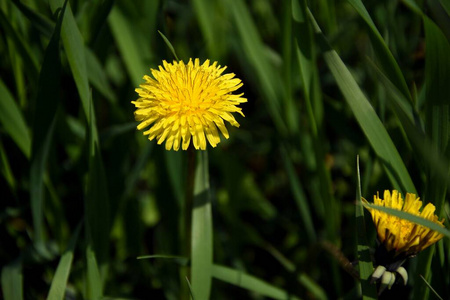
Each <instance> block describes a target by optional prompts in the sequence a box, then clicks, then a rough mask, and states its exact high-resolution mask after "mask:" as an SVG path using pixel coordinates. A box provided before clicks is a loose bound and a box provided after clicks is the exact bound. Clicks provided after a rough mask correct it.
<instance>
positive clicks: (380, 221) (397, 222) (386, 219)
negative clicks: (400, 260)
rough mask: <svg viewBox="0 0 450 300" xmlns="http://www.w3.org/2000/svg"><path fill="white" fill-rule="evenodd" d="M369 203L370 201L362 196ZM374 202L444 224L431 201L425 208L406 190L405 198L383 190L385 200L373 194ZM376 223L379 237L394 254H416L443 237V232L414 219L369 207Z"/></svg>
mask: <svg viewBox="0 0 450 300" xmlns="http://www.w3.org/2000/svg"><path fill="white" fill-rule="evenodd" d="M363 201H365V202H366V203H367V200H365V199H363ZM373 204H375V205H379V206H384V207H388V208H393V209H397V210H401V211H404V212H407V213H410V214H413V215H416V216H419V217H422V218H424V219H426V220H429V221H432V222H434V223H436V224H439V225H440V226H442V227H444V225H443V222H444V220H442V221H439V218H438V216H436V215H435V214H434V212H435V210H436V208H435V206H434V205H433V204H431V203H428V204H427V205H425V207H424V208H423V210H421V208H422V201H420V198H418V197H416V195H415V194H411V193H407V194H406V198H405V200H403V198H402V195H401V194H400V193H398V191H396V190H393V191H392V194H391V192H390V191H387V190H386V191H384V199H380V197H379V194H378V193H377V195H375V196H374V203H373ZM369 211H370V213H371V215H372V219H373V222H374V223H375V226H376V228H377V233H378V239H379V241H380V242H381V243H382V244H384V246H385V248H386V250H387V251H388V252H391V251H393V252H395V254H394V255H395V256H397V255H399V254H402V256H403V257H408V256H412V255H415V254H417V253H418V252H420V251H422V250H424V249H425V248H427V247H429V246H431V245H432V244H434V243H436V242H437V241H439V240H440V239H442V237H443V235H442V234H440V233H439V232H436V231H434V230H432V229H430V228H428V227H425V226H422V225H419V224H416V223H413V222H411V221H408V220H405V219H402V218H399V217H396V216H393V215H390V214H387V213H385V212H382V211H379V210H377V209H373V208H369Z"/></svg>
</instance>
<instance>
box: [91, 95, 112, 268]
mask: <svg viewBox="0 0 450 300" xmlns="http://www.w3.org/2000/svg"><path fill="white" fill-rule="evenodd" d="M90 103H91V107H90V119H91V121H92V122H91V123H90V125H89V128H88V130H89V133H88V137H89V174H88V182H87V188H86V196H85V214H86V230H87V232H88V241H89V243H91V244H92V251H93V252H94V253H95V256H96V259H97V262H98V263H99V265H100V267H103V266H105V264H106V262H107V260H108V249H109V232H110V226H111V224H110V206H109V201H108V189H107V183H106V176H105V170H104V166H103V161H102V157H101V154H100V145H99V140H98V133H97V127H96V125H95V123H96V122H95V112H94V104H93V103H92V101H90ZM101 271H102V270H101Z"/></svg>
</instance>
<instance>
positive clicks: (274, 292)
mask: <svg viewBox="0 0 450 300" xmlns="http://www.w3.org/2000/svg"><path fill="white" fill-rule="evenodd" d="M212 275H213V276H214V278H217V279H219V280H222V281H225V282H228V283H230V284H232V285H235V286H239V287H242V288H244V289H247V290H249V291H253V292H255V293H258V294H260V295H262V296H266V297H271V298H274V299H280V300H288V299H289V300H294V299H299V298H297V297H295V296H292V295H290V294H289V293H288V292H286V291H284V290H282V289H280V288H277V287H274V286H273V285H271V284H269V283H267V282H265V281H263V280H261V279H259V278H257V277H255V276H252V275H248V274H246V273H244V272H242V271H238V270H234V269H231V268H228V267H224V266H221V265H217V264H214V265H213V266H212ZM194 295H195V294H194Z"/></svg>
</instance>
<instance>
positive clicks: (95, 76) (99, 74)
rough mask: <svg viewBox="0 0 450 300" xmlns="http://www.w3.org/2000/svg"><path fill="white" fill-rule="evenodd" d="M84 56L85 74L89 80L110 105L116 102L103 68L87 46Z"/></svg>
mask: <svg viewBox="0 0 450 300" xmlns="http://www.w3.org/2000/svg"><path fill="white" fill-rule="evenodd" d="M85 51H86V52H85V58H86V66H87V74H88V77H89V82H90V83H92V85H93V86H94V87H95V88H96V89H97V90H98V91H99V92H100V93H101V94H102V95H103V96H105V97H106V99H108V100H109V101H110V103H111V104H112V105H115V104H116V103H117V99H116V95H115V94H114V93H113V89H112V88H111V86H110V84H109V82H108V78H107V76H106V73H105V71H104V68H103V67H102V65H101V64H100V61H99V60H98V58H97V56H95V54H94V53H93V52H92V51H91V50H90V49H89V48H88V47H85Z"/></svg>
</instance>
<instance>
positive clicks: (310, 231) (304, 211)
mask: <svg viewBox="0 0 450 300" xmlns="http://www.w3.org/2000/svg"><path fill="white" fill-rule="evenodd" d="M281 158H282V160H283V164H284V168H285V169H286V172H287V175H288V179H289V183H290V186H291V190H292V194H293V196H294V199H295V202H296V204H297V208H298V211H299V213H300V215H301V220H302V222H303V226H304V229H305V231H306V235H307V236H308V239H309V240H310V241H315V239H316V231H315V229H314V224H313V222H312V219H311V210H310V208H309V205H308V201H307V199H306V196H305V192H304V191H303V187H302V185H301V183H300V180H299V178H298V176H297V174H295V171H294V168H293V166H292V162H291V160H290V158H289V154H288V152H287V150H286V149H285V148H284V147H282V148H281Z"/></svg>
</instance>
